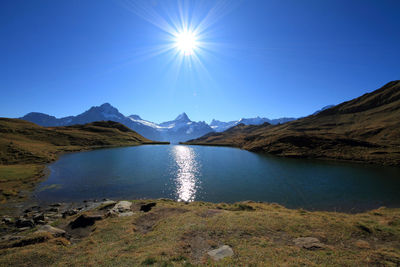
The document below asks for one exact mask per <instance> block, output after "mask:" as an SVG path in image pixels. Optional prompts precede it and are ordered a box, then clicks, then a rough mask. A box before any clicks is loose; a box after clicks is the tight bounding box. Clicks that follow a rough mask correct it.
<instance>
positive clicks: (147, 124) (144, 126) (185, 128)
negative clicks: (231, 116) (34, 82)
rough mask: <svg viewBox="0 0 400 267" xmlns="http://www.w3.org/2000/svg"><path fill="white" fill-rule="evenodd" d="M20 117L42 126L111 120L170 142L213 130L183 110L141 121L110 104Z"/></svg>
mask: <svg viewBox="0 0 400 267" xmlns="http://www.w3.org/2000/svg"><path fill="white" fill-rule="evenodd" d="M21 119H23V120H27V121H31V122H33V123H36V124H38V125H41V126H68V125H74V124H85V123H89V122H94V121H103V120H105V121H107V120H111V121H116V122H119V123H122V124H124V125H126V126H127V127H129V128H131V129H132V130H134V131H136V132H138V133H139V134H141V135H143V136H144V137H146V138H148V139H151V140H157V141H170V142H172V143H178V142H180V141H186V140H189V139H194V138H198V137H200V136H203V135H204V134H206V133H209V132H212V131H213V129H212V128H211V127H210V126H209V125H208V124H207V123H205V122H194V121H191V120H190V119H189V117H188V116H187V115H186V113H182V114H181V115H179V116H178V117H177V118H176V119H175V120H172V121H167V122H163V123H160V124H157V123H154V122H151V121H147V120H144V119H142V118H141V117H140V116H139V115H130V116H128V117H126V116H124V115H123V114H122V113H120V112H119V111H118V109H116V108H115V107H113V106H112V105H110V104H109V103H105V104H103V105H101V106H95V107H91V108H90V109H89V110H87V111H85V112H83V113H82V114H79V115H77V116H68V117H65V118H56V117H54V116H50V115H47V114H44V113H38V112H31V113H28V114H26V115H25V116H24V117H22V118H21Z"/></svg>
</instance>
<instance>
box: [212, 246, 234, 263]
mask: <svg viewBox="0 0 400 267" xmlns="http://www.w3.org/2000/svg"><path fill="white" fill-rule="evenodd" d="M207 254H208V255H209V256H210V257H211V258H212V259H213V260H215V261H219V260H221V259H223V258H225V257H230V256H233V250H232V248H231V247H230V246H227V245H223V246H222V247H220V248H217V249H214V250H211V251H209V252H207Z"/></svg>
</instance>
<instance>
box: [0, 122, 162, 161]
mask: <svg viewBox="0 0 400 267" xmlns="http://www.w3.org/2000/svg"><path fill="white" fill-rule="evenodd" d="M151 143H153V141H151V140H149V139H146V138H144V137H143V136H141V135H139V134H138V133H136V132H134V131H132V130H130V129H129V128H127V127H125V126H124V125H122V124H120V123H117V122H113V121H100V122H93V123H88V124H84V125H74V126H66V127H49V128H45V127H41V126H38V125H36V124H34V123H31V122H27V121H23V120H18V119H6V118H0V163H1V164H21V163H30V164H32V163H47V162H51V161H52V160H54V159H55V158H56V156H57V153H58V152H70V151H79V150H84V149H91V148H97V147H108V146H122V145H140V144H151ZM154 143H155V142H154Z"/></svg>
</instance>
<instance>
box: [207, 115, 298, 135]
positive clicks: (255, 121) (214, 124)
mask: <svg viewBox="0 0 400 267" xmlns="http://www.w3.org/2000/svg"><path fill="white" fill-rule="evenodd" d="M295 119H296V118H279V119H272V120H271V119H268V118H260V117H255V118H242V119H240V120H237V121H229V122H223V121H219V120H215V119H214V120H212V121H211V123H210V126H211V128H212V129H213V130H214V131H216V132H223V131H225V130H227V129H229V128H231V127H234V126H236V125H238V124H241V123H243V124H244V125H261V124H263V123H266V122H268V123H269V124H281V123H286V122H289V121H293V120H295Z"/></svg>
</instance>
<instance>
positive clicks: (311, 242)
mask: <svg viewBox="0 0 400 267" xmlns="http://www.w3.org/2000/svg"><path fill="white" fill-rule="evenodd" d="M293 242H294V244H295V245H296V246H298V247H300V248H305V249H310V250H314V249H321V248H324V247H325V245H324V244H322V243H321V242H320V241H319V240H318V239H317V238H315V237H299V238H295V239H293Z"/></svg>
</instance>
